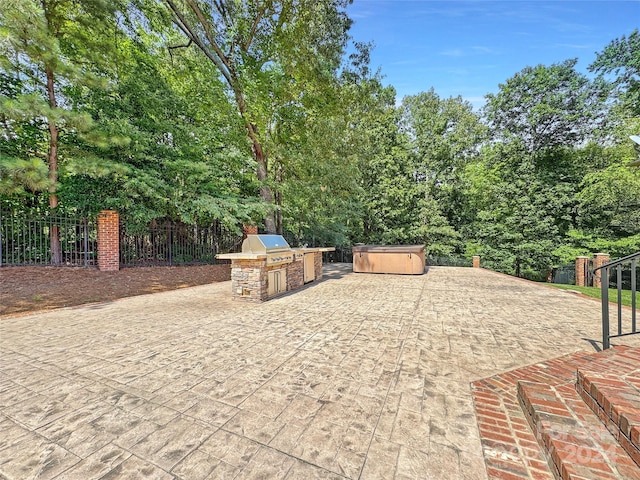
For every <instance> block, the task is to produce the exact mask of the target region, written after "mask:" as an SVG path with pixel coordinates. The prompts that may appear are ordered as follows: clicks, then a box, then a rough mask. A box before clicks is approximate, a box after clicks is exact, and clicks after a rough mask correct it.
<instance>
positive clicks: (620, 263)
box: [593, 252, 640, 349]
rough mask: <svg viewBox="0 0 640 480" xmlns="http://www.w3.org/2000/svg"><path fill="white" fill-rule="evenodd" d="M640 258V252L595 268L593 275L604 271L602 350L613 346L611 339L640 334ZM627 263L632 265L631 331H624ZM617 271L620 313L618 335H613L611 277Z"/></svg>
mask: <svg viewBox="0 0 640 480" xmlns="http://www.w3.org/2000/svg"><path fill="white" fill-rule="evenodd" d="M639 258H640V252H637V253H634V254H632V255H627V256H626V257H623V258H619V259H618V260H614V261H613V262H609V263H606V264H605V265H602V266H601V267H598V268H595V269H594V270H593V273H594V274H595V272H597V271H598V270H602V272H600V287H601V289H602V348H603V349H607V348H609V347H610V346H611V339H612V338H617V337H625V336H627V335H635V334H638V333H640V331H639V330H638V328H637V322H636V317H637V311H636V292H637V270H636V268H637V267H638V259H639ZM626 263H629V265H630V270H631V272H630V280H631V281H630V290H631V331H624V327H623V323H624V322H623V318H622V290H623V288H622V285H623V279H622V269H623V267H624V266H625V264H626ZM614 267H615V269H616V282H615V283H616V287H617V290H618V295H617V299H618V305H617V307H618V308H617V313H618V318H617V320H618V322H617V327H618V328H617V329H616V331H617V333H616V334H613V335H611V329H610V322H609V276H610V272H611V270H612V268H614Z"/></svg>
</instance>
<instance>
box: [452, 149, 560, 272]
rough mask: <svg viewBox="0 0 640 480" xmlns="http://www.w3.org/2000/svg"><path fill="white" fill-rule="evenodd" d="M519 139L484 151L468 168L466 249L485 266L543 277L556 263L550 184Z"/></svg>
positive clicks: (554, 226)
mask: <svg viewBox="0 0 640 480" xmlns="http://www.w3.org/2000/svg"><path fill="white" fill-rule="evenodd" d="M523 157H526V147H524V146H523V145H522V144H520V143H518V142H512V143H510V144H500V143H498V144H496V145H492V146H487V147H485V148H484V149H483V152H482V156H481V159H480V160H479V161H478V162H477V163H476V164H475V165H474V166H473V168H468V169H467V173H468V174H469V175H470V178H469V190H470V191H469V197H470V200H471V201H472V202H473V203H472V205H471V208H474V209H475V211H476V212H477V213H476V218H475V221H474V222H473V223H472V224H471V225H468V226H467V228H465V234H466V236H467V238H468V241H469V245H468V253H472V254H479V255H480V256H481V257H482V259H483V263H485V264H486V265H487V266H489V268H494V269H496V270H499V271H502V272H505V273H508V274H510V275H516V276H519V277H520V276H525V277H528V278H533V279H544V278H545V273H546V271H547V270H548V269H550V268H551V267H552V266H553V264H554V263H555V256H554V254H553V250H554V248H555V247H556V246H557V245H558V243H559V241H560V233H559V228H558V226H557V221H556V220H557V219H556V217H555V215H556V214H557V212H556V208H555V207H556V205H555V200H556V197H555V192H554V185H549V184H547V183H546V182H544V181H541V179H540V178H539V175H538V173H537V172H536V168H535V166H534V165H532V164H531V163H530V162H528V161H524V162H523V161H522V158H523Z"/></svg>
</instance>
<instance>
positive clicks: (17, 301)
mask: <svg viewBox="0 0 640 480" xmlns="http://www.w3.org/2000/svg"><path fill="white" fill-rule="evenodd" d="M230 275H231V270H230V265H197V266H185V267H136V268H123V269H121V270H120V271H118V272H100V271H98V270H97V269H95V268H70V267H1V268H0V318H2V317H3V316H7V315H15V314H24V313H28V312H34V311H39V310H49V309H52V308H59V307H70V306H74V305H82V304H84V303H93V302H104V301H108V300H114V299H116V298H122V297H131V296H134V295H142V294H145V293H154V292H162V291H165V290H174V289H177V288H184V287H192V286H194V285H203V284H205V283H212V282H223V281H226V280H229V279H230Z"/></svg>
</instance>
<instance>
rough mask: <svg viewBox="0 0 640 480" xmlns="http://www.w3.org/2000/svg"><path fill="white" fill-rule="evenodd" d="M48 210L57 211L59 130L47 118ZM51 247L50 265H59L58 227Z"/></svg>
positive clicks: (52, 98) (52, 100) (50, 85)
mask: <svg viewBox="0 0 640 480" xmlns="http://www.w3.org/2000/svg"><path fill="white" fill-rule="evenodd" d="M46 73H47V94H48V95H49V106H50V107H51V108H57V106H58V103H57V101H56V93H55V88H54V87H55V84H54V78H53V70H52V68H51V67H49V66H47V67H46ZM48 122H49V155H48V163H49V208H50V209H51V214H52V215H53V216H54V217H55V216H56V211H57V209H58V195H56V187H57V184H58V134H59V130H58V127H57V126H56V124H55V123H54V121H53V120H52V119H51V118H49V120H48ZM50 246H51V263H52V264H53V265H60V264H61V263H62V248H61V246H60V228H59V227H58V225H52V226H51V231H50Z"/></svg>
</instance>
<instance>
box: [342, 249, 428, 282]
mask: <svg viewBox="0 0 640 480" xmlns="http://www.w3.org/2000/svg"><path fill="white" fill-rule="evenodd" d="M352 251H353V271H354V272H356V273H395V274H401V275H422V274H423V273H424V267H425V261H424V245H398V246H392V245H356V246H354V247H353V249H352Z"/></svg>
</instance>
